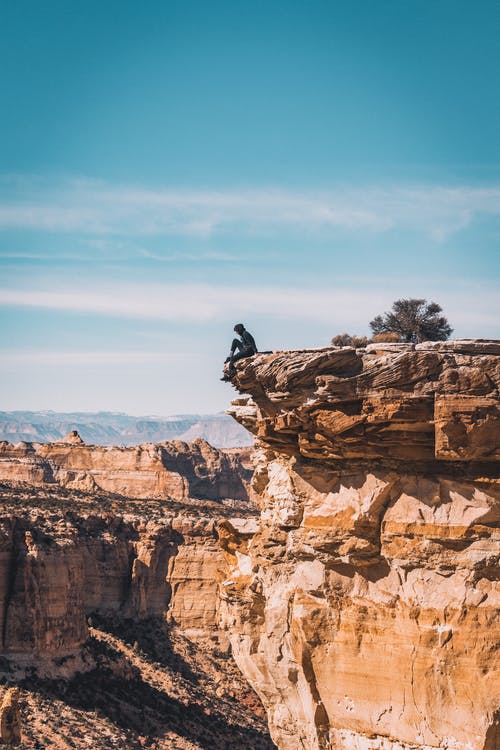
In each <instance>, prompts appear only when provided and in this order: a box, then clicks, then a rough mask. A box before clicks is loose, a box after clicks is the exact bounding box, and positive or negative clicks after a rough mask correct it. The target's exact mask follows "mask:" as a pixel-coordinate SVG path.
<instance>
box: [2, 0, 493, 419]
mask: <svg viewBox="0 0 500 750" xmlns="http://www.w3.org/2000/svg"><path fill="white" fill-rule="evenodd" d="M0 12H1V16H2V18H1V23H0V38H1V45H0V49H1V52H0V56H1V59H0V93H1V96H2V103H3V107H2V117H1V118H0V136H1V143H2V147H1V150H0V394H1V396H0V409H23V408H26V409H37V408H38V409H54V410H69V409H81V410H95V409H112V410H122V411H127V412H129V413H132V414H171V413H183V412H184V413H185V412H207V413H208V412H212V411H217V410H220V409H223V408H225V407H226V406H227V404H228V402H229V400H230V398H231V396H232V393H233V392H232V390H231V388H230V386H228V385H226V384H223V383H220V381H219V380H218V378H219V377H220V364H221V361H222V360H223V359H224V357H225V356H226V353H227V348H228V344H229V342H230V339H231V335H232V328H233V325H234V323H235V322H240V321H243V322H244V323H245V324H246V325H247V327H248V328H249V329H250V330H251V331H252V332H253V333H254V334H255V337H256V339H257V343H258V345H259V347H260V348H262V349H279V348H293V347H310V346H322V345H326V344H327V343H328V342H329V340H330V338H331V336H332V335H334V334H335V333H339V332H343V331H345V330H347V331H350V332H353V333H359V334H363V333H368V323H369V321H370V320H371V319H372V318H373V317H374V316H375V315H376V314H378V313H381V312H383V311H384V310H387V309H389V308H390V306H391V304H392V301H393V300H394V299H396V298H398V297H403V296H418V297H425V298H427V299H433V300H436V301H438V302H440V303H441V305H442V306H443V308H444V311H445V313H446V314H447V316H448V318H449V320H450V322H451V324H452V326H453V327H454V329H455V330H454V336H485V337H499V336H500V325H499V320H500V315H499V294H498V281H499V268H500V260H499V259H500V253H499V245H500V139H499V138H498V133H499V132H500V97H499V96H498V91H499V90H500V51H499V46H498V38H499V36H500V6H499V5H498V3H497V2H487V1H485V0H483V2H479V3H475V4H472V3H470V2H461V1H458V2H457V1H456V0H455V1H454V2H448V0H443V1H440V0H434V1H433V2H430V1H427V0H421V1H418V2H417V0H414V1H411V2H402V1H401V0H398V1H397V2H396V1H394V2H386V1H384V0H378V2H369V1H368V0H364V1H363V2H315V1H312V2H305V0H304V2H290V1H288V2H253V3H248V2H245V3H243V2H237V1H236V2H235V1H233V2H227V3H226V2H214V3H201V2H200V3H196V2H182V3H176V2H154V1H153V0H151V1H150V2H148V3H147V4H140V3H132V2H124V1H123V0H122V1H121V2H114V0H108V2H106V3H100V2H99V3H98V2H93V0H86V2H72V3H68V2H67V1H65V2H55V1H53V2H52V1H50V0H48V2H45V3H38V2H34V1H31V2H23V0H16V2H10V1H5V2H4V3H2V9H1V11H0Z"/></svg>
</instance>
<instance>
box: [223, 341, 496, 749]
mask: <svg viewBox="0 0 500 750" xmlns="http://www.w3.org/2000/svg"><path fill="white" fill-rule="evenodd" d="M499 355H500V342H495V341H484V340H457V341H450V342H436V343H431V342H428V343H423V344H418V345H411V344H392V345H391V344H378V345H375V344H373V345H369V346H367V347H366V348H365V349H360V350H354V349H350V348H342V349H339V348H328V349H324V350H311V351H299V352H279V353H273V354H268V355H259V356H257V357H253V358H251V359H246V360H242V361H241V362H239V363H238V365H237V375H236V377H235V378H234V380H233V384H234V385H235V386H236V387H237V389H238V390H239V391H240V392H241V393H242V394H249V395H243V396H242V397H240V398H237V399H236V400H235V401H234V406H233V409H232V411H231V413H232V414H233V416H234V417H235V418H236V419H237V420H238V421H239V422H241V424H243V425H244V426H245V427H246V428H247V429H249V430H250V431H251V432H252V433H253V434H254V435H255V436H256V437H257V445H258V450H259V453H258V461H257V468H256V472H255V476H254V488H255V490H256V491H257V492H258V493H259V495H260V503H261V515H260V519H258V521H257V520H256V519H250V520H249V521H240V522H232V521H231V520H224V521H222V522H221V523H220V524H219V535H220V542H221V546H222V547H223V549H224V551H225V556H226V562H227V565H228V570H229V575H228V577H227V578H226V580H225V581H224V582H223V584H222V587H221V590H222V591H223V605H222V617H223V622H224V624H225V627H226V628H227V630H228V632H229V634H230V637H231V642H232V648H233V654H234V657H235V659H236V661H237V663H238V665H239V667H240V669H241V670H242V672H243V673H244V675H245V676H246V677H247V679H248V680H249V682H250V684H251V685H252V686H253V688H254V689H255V690H256V692H257V693H258V694H259V696H260V698H261V699H262V702H263V704H264V706H265V708H266V711H267V715H268V721H269V727H270V731H271V736H272V738H273V740H274V742H275V743H276V744H277V745H278V747H279V748H280V750H299V749H300V750H330V749H333V748H335V749H336V750H410V749H411V750H416V749H417V748H418V749H419V750H428V749H429V748H443V749H446V750H497V748H498V746H499V743H500V730H499V722H500V697H499V685H500V672H499V656H498V654H499V650H498V642H499V635H500V618H499V602H500V591H499V586H498V561H499V533H498V521H499V499H500V481H499V473H498V468H499V460H500V413H499V386H500V356H499Z"/></svg>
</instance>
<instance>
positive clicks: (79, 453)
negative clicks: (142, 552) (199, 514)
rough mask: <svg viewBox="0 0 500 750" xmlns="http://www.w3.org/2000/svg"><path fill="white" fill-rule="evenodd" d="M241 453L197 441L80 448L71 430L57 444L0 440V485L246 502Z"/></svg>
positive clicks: (135, 496) (77, 436) (243, 452)
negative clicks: (3, 483)
mask: <svg viewBox="0 0 500 750" xmlns="http://www.w3.org/2000/svg"><path fill="white" fill-rule="evenodd" d="M246 453H248V449H246V451H245V449H244V450H242V451H231V452H225V451H222V450H219V449H217V448H213V447H212V446H211V445H209V444H208V443H207V442H206V441H205V440H200V439H198V440H194V441H193V442H192V443H184V442H181V441H179V440H172V441H170V442H167V443H145V444H144V445H139V446H135V447H131V448H118V447H108V446H96V445H85V444H84V442H83V441H82V439H81V438H80V437H79V435H78V433H76V432H72V433H70V434H69V435H68V437H67V438H66V439H65V440H64V441H61V442H58V443H18V444H17V445H11V444H10V443H7V442H5V441H3V442H0V481H1V480H9V481H16V482H28V483H29V484H31V485H35V486H45V485H57V484H59V485H61V486H63V487H68V488H71V489H75V490H82V491H85V492H95V491H99V490H105V491H106V492H114V493H117V494H119V495H123V496H124V497H133V498H164V499H166V498H173V499H176V500H180V501H184V500H187V499H193V498H194V499H201V500H222V499H225V498H229V499H232V500H247V499H248V493H247V485H248V482H249V479H250V475H251V472H249V471H248V470H247V469H246V468H245V467H244V465H243V463H242V460H241V456H243V457H244V456H245V455H246Z"/></svg>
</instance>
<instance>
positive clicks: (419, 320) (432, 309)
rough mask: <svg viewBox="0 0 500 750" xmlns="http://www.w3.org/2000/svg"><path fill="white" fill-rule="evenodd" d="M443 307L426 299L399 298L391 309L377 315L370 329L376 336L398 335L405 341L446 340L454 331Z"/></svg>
mask: <svg viewBox="0 0 500 750" xmlns="http://www.w3.org/2000/svg"><path fill="white" fill-rule="evenodd" d="M441 313H442V308H441V306H440V305H438V304H437V303H436V302H427V300H426V299H398V300H396V301H395V302H394V303H393V305H392V310H390V311H389V312H385V313H384V314H383V315H377V316H376V317H375V318H374V319H373V320H372V321H371V322H370V328H371V329H372V331H373V333H374V334H381V333H396V334H398V336H400V337H401V340H402V341H406V342H409V343H415V344H416V343H419V342H421V341H446V339H448V338H449V337H450V334H451V333H452V331H453V328H452V327H451V326H450V324H449V322H448V320H447V319H446V318H445V317H444V315H441Z"/></svg>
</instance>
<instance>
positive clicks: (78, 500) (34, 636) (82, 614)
mask: <svg viewBox="0 0 500 750" xmlns="http://www.w3.org/2000/svg"><path fill="white" fill-rule="evenodd" d="M68 494H69V496H65V494H64V493H63V491H62V490H60V489H59V490H57V491H54V490H53V491H51V492H50V493H49V492H46V493H45V497H44V496H43V494H42V493H41V490H39V489H34V488H20V487H15V486H12V487H7V486H5V485H4V486H3V489H2V490H1V492H0V504H1V506H2V512H1V514H0V654H3V655H4V657H6V658H7V659H8V660H9V661H11V662H15V663H16V664H18V665H23V664H24V665H26V664H32V663H34V662H38V663H39V664H40V663H44V664H45V665H46V666H47V665H49V664H50V663H51V662H53V661H54V660H59V661H61V659H66V661H67V667H68V671H72V670H73V671H74V670H75V669H78V668H80V667H79V665H78V664H76V663H75V664H74V663H73V662H72V661H71V659H72V658H73V657H76V658H78V655H79V653H80V651H81V649H82V646H83V644H84V643H85V641H86V639H87V637H88V621H87V620H88V617H89V616H94V615H98V616H100V617H102V618H105V619H106V620H116V621H123V620H127V619H129V620H135V621H137V622H139V621H141V620H146V619H148V618H152V617H153V618H154V617H157V618H161V619H164V620H166V621H167V622H168V623H169V626H170V627H171V628H177V629H179V630H180V631H181V632H182V633H183V634H184V635H186V636H188V637H195V638H196V637H202V636H207V637H212V636H213V637H214V638H215V640H217V639H219V631H218V618H219V583H220V581H221V579H222V577H223V567H224V560H223V553H222V550H221V549H220V547H219V545H218V539H217V533H216V530H215V526H216V523H217V521H218V520H219V519H220V518H221V515H224V512H223V509H222V508H220V507H218V506H216V505H215V503H212V504H211V505H210V504H206V505H205V506H201V507H191V506H189V505H186V506H185V507H184V508H179V507H177V508H175V509H172V508H171V507H169V506H168V505H165V504H164V503H160V502H155V501H146V500H141V501H140V502H137V503H135V504H132V503H131V501H125V500H118V501H117V500H114V499H113V496H111V497H110V496H106V495H105V494H101V495H99V496H97V497H94V496H87V495H82V494H80V495H76V496H75V495H73V493H71V492H69V493H68ZM127 504H129V507H127ZM230 512H231V511H230V510H228V509H227V510H226V511H225V513H226V515H227V514H229V513H230ZM252 512H253V511H251V510H248V511H247V513H249V514H250V513H252ZM234 523H237V521H234ZM219 640H222V641H224V640H227V637H226V635H225V634H221V637H220V639H219ZM47 668H48V667H47ZM0 671H1V669H0Z"/></svg>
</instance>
